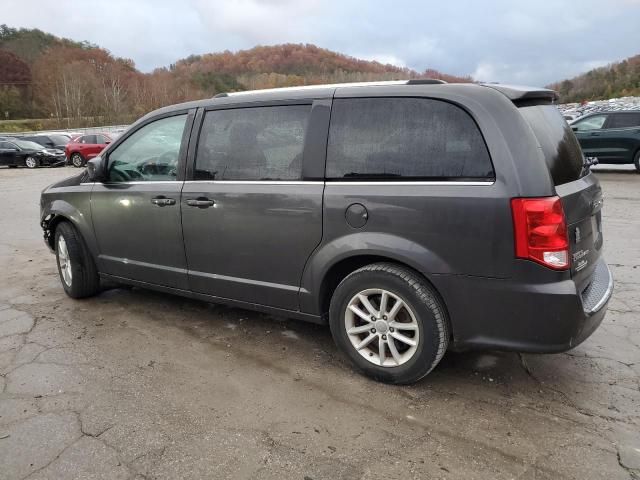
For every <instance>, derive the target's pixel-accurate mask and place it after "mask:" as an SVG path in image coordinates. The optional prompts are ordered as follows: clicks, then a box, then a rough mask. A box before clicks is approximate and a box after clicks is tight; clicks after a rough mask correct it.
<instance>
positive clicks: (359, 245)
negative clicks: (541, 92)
mask: <svg viewBox="0 0 640 480" xmlns="http://www.w3.org/2000/svg"><path fill="white" fill-rule="evenodd" d="M335 96H336V97H345V98H348V97H367V96H385V97H391V96H399V97H403V96H422V97H428V98H435V99H442V100H445V101H448V102H451V103H454V104H457V105H459V106H461V107H462V108H463V109H465V110H466V111H467V112H468V113H469V115H470V116H471V117H472V118H473V119H474V120H475V121H476V123H477V124H478V126H479V127H480V130H481V131H482V134H483V136H484V139H485V142H486V144H487V147H488V149H489V152H490V155H491V160H492V163H493V166H494V170H495V177H496V178H495V181H494V182H493V183H489V184H485V185H481V186H478V185H456V184H455V182H451V183H445V182H431V184H430V182H422V183H423V184H422V185H411V184H410V183H408V182H407V183H403V182H379V184H376V183H374V182H329V181H328V182H326V187H325V193H324V211H323V238H322V242H321V245H320V246H319V247H318V249H316V251H315V252H314V254H313V255H312V257H311V258H310V260H309V262H308V264H307V268H306V269H305V272H304V275H303V278H302V288H303V290H302V291H303V292H304V291H305V290H306V291H309V292H312V295H313V294H316V293H317V292H318V291H319V285H320V284H321V282H322V279H323V278H324V275H325V274H326V272H327V271H329V269H330V268H331V266H332V265H334V264H335V263H336V262H338V261H340V260H341V259H343V258H346V257H349V256H356V255H363V254H369V255H379V256H382V257H386V258H389V259H392V260H397V261H399V262H402V263H406V264H407V265H409V266H411V267H413V268H415V269H416V270H418V271H420V272H421V273H423V274H424V275H425V276H426V277H427V278H433V276H440V275H455V276H473V277H485V278H487V277H489V278H509V277H510V276H511V275H512V274H513V268H514V246H513V224H512V217H511V207H510V199H511V198H512V197H517V196H549V195H553V194H554V191H553V186H552V182H551V179H550V175H549V172H548V170H547V167H546V164H545V162H544V159H543V157H542V152H541V151H540V149H539V146H538V144H537V141H536V140H535V137H534V135H533V132H532V131H531V129H530V127H529V126H528V124H527V123H526V122H525V120H524V119H523V118H522V115H521V114H520V113H519V112H518V110H517V108H516V107H515V106H514V105H513V103H512V102H511V101H510V100H509V99H507V98H506V97H505V96H504V95H503V94H501V93H499V92H496V91H494V90H492V89H488V88H486V87H482V86H476V87H475V88H469V86H465V87H463V88H460V87H459V86H456V85H438V86H437V87H435V88H434V87H429V86H415V87H414V86H401V87H396V88H389V87H385V88H384V89H376V88H373V87H372V88H367V89H358V88H338V89H337V90H336V95H335ZM392 183H393V184H392ZM354 203H360V204H362V205H364V206H365V207H366V209H367V210H368V214H369V219H368V221H367V223H366V225H365V226H364V227H362V228H360V229H355V228H353V227H351V226H349V224H348V223H347V222H346V219H345V212H346V210H347V208H348V207H349V206H350V205H351V204H354ZM315 301H316V304H315V305H313V302H309V301H308V300H307V299H306V298H304V295H303V296H302V298H301V307H302V309H303V311H309V313H322V312H319V310H318V309H319V306H318V305H319V303H320V300H319V299H315ZM449 301H455V299H445V302H449Z"/></svg>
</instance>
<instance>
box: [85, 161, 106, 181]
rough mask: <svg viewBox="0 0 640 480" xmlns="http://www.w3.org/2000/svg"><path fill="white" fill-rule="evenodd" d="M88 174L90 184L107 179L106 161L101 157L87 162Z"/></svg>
mask: <svg viewBox="0 0 640 480" xmlns="http://www.w3.org/2000/svg"><path fill="white" fill-rule="evenodd" d="M87 174H88V175H89V181H90V182H101V181H102V180H104V179H105V172H104V161H103V160H102V158H101V157H95V158H92V159H91V160H89V161H88V162H87Z"/></svg>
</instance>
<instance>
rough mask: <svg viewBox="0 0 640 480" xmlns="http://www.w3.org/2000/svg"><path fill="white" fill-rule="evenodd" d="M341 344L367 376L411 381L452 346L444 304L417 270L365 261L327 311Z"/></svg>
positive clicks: (432, 366)
mask: <svg viewBox="0 0 640 480" xmlns="http://www.w3.org/2000/svg"><path fill="white" fill-rule="evenodd" d="M329 323H330V325H331V333H332V335H333V338H334V340H335V342H336V344H337V345H338V347H339V348H340V349H341V350H342V351H343V352H344V353H345V354H346V355H347V356H348V357H349V358H350V359H351V361H352V362H353V363H354V364H355V365H356V367H358V368H359V369H360V370H361V371H362V372H363V373H365V374H366V375H368V376H369V377H371V378H373V379H375V380H379V381H382V382H387V383H394V384H407V383H413V382H416V381H418V380H420V379H421V378H422V377H424V376H425V375H427V374H428V373H429V372H431V370H433V368H434V367H435V366H436V365H437V364H438V362H440V360H441V359H442V357H443V355H444V353H445V351H446V349H447V347H448V345H449V327H448V323H447V318H446V311H445V308H444V306H443V304H442V302H441V300H440V298H439V296H438V294H437V293H436V292H435V290H434V289H433V288H432V287H431V286H430V285H429V284H428V283H427V282H426V280H425V279H424V278H422V277H421V276H420V275H419V274H417V273H416V272H414V271H412V270H410V269H408V268H405V267H401V266H399V265H394V264H390V263H376V264H372V265H367V266H365V267H362V268H360V269H359V270H356V271H355V272H353V273H351V274H350V275H348V276H347V277H346V278H345V279H344V280H343V281H342V282H341V283H340V284H339V285H338V287H337V288H336V290H335V292H334V294H333V297H332V299H331V307H330V312H329Z"/></svg>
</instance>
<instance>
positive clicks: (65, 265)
mask: <svg viewBox="0 0 640 480" xmlns="http://www.w3.org/2000/svg"><path fill="white" fill-rule="evenodd" d="M54 245H55V250H56V264H57V266H58V274H59V275H60V282H61V283H62V288H64V291H65V293H66V294H67V295H69V296H70V297H71V298H85V297H91V296H93V295H95V294H97V293H98V292H99V291H100V277H99V276H98V270H97V269H96V265H95V263H94V261H93V258H92V257H91V254H90V253H89V250H88V249H87V247H86V245H85V244H84V241H83V240H82V237H81V236H80V234H79V233H78V231H77V230H76V229H75V227H74V226H73V225H71V224H70V223H69V222H61V223H59V224H58V226H57V228H56V235H55V244H54Z"/></svg>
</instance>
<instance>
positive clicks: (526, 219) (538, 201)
mask: <svg viewBox="0 0 640 480" xmlns="http://www.w3.org/2000/svg"><path fill="white" fill-rule="evenodd" d="M511 212H512V213H513V232H514V240H515V246H516V257H518V258H526V259H528V260H533V261H534V262H538V263H541V264H542V265H545V266H547V267H549V268H553V269H555V270H566V269H567V268H569V238H568V236H567V223H566V221H565V216H564V210H563V209H562V203H561V202H560V199H559V198H558V197H543V198H513V199H511Z"/></svg>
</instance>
